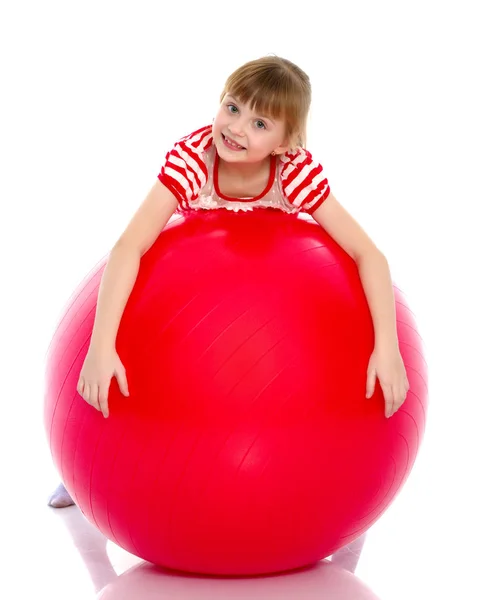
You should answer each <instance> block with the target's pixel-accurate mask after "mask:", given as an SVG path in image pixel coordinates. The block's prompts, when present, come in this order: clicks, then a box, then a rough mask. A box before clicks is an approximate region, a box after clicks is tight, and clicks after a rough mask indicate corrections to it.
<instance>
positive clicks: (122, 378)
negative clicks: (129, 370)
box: [115, 360, 130, 396]
mask: <svg viewBox="0 0 479 600" xmlns="http://www.w3.org/2000/svg"><path fill="white" fill-rule="evenodd" d="M115 375H116V379H117V381H118V386H119V387H120V391H121V393H122V394H123V395H124V396H129V395H130V392H129V390H128V381H127V379H126V370H125V367H124V366H123V363H122V362H121V361H120V360H119V361H118V364H117V366H116V369H115Z"/></svg>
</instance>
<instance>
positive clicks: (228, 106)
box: [226, 104, 238, 115]
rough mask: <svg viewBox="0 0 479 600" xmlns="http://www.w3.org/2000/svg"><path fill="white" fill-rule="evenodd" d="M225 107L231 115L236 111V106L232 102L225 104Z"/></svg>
mask: <svg viewBox="0 0 479 600" xmlns="http://www.w3.org/2000/svg"><path fill="white" fill-rule="evenodd" d="M226 108H227V110H228V111H229V112H230V113H232V114H233V115H235V114H236V113H237V112H238V108H237V107H236V106H235V105H234V104H227V105H226Z"/></svg>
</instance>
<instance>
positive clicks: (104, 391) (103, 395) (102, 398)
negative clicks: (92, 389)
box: [98, 381, 110, 419]
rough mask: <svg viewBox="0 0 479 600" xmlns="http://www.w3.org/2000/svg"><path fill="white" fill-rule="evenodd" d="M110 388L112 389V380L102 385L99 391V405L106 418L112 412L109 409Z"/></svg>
mask: <svg viewBox="0 0 479 600" xmlns="http://www.w3.org/2000/svg"><path fill="white" fill-rule="evenodd" d="M109 390H110V381H108V382H107V383H105V384H103V385H101V386H100V389H99V392H98V403H99V407H100V410H101V412H102V414H103V416H104V417H105V419H106V418H108V416H109V414H110V413H109V410H108V392H109Z"/></svg>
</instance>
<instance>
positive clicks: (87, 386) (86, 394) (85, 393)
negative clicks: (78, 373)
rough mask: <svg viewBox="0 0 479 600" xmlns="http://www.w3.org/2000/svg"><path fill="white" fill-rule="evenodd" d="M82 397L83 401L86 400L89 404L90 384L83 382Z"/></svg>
mask: <svg viewBox="0 0 479 600" xmlns="http://www.w3.org/2000/svg"><path fill="white" fill-rule="evenodd" d="M82 397H83V400H85V402H88V404H90V384H89V383H85V386H84V388H83V394H82Z"/></svg>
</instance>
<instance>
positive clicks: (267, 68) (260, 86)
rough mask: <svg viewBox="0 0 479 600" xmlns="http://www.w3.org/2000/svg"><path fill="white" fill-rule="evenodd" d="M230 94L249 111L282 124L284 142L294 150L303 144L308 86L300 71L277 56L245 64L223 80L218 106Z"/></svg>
mask: <svg viewBox="0 0 479 600" xmlns="http://www.w3.org/2000/svg"><path fill="white" fill-rule="evenodd" d="M226 94H231V95H233V96H235V97H236V98H238V100H239V101H240V102H242V103H244V104H250V105H251V109H252V110H254V111H255V112H256V111H257V112H258V113H260V114H264V115H265V116H269V117H271V118H273V119H281V120H284V122H285V124H286V139H287V140H288V142H289V143H290V145H291V148H292V149H294V148H296V147H298V146H301V147H304V146H305V144H306V129H307V120H308V114H309V108H310V105H311V83H310V80H309V77H308V76H307V75H306V73H305V72H304V71H302V70H301V69H300V68H299V67H298V66H296V65H295V64H294V63H292V62H291V61H289V60H287V59H285V58H280V57H279V56H265V57H263V58H258V59H256V60H252V61H250V62H247V63H246V64H244V65H243V66H242V67H239V68H238V69H236V71H234V72H233V73H232V74H231V75H230V76H229V77H228V79H227V80H226V83H225V86H224V88H223V92H222V93H221V97H220V102H222V101H223V98H224V97H225V95H226Z"/></svg>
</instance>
